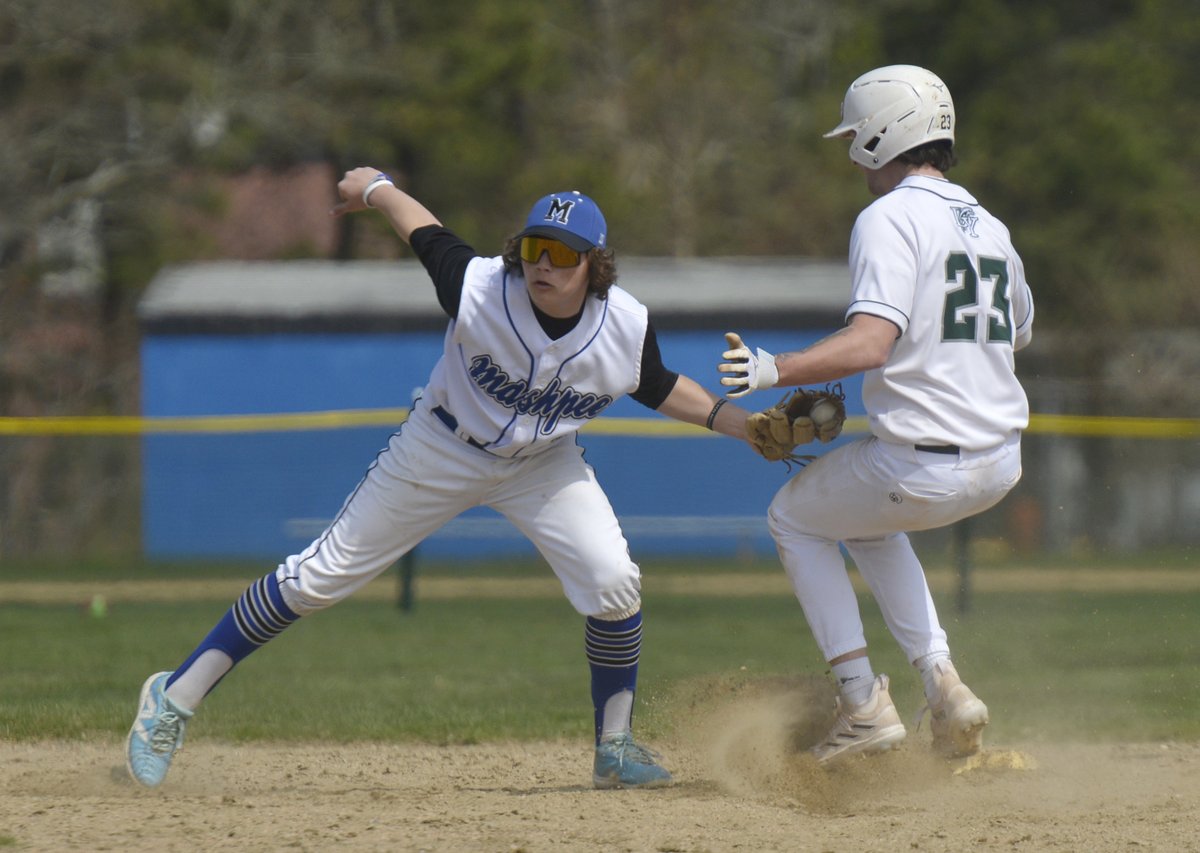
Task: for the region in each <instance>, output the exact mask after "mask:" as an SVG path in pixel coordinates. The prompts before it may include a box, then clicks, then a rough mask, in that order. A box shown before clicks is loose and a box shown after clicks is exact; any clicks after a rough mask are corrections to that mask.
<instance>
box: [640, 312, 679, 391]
mask: <svg viewBox="0 0 1200 853" xmlns="http://www.w3.org/2000/svg"><path fill="white" fill-rule="evenodd" d="M641 375H642V381H641V384H639V385H638V387H637V390H636V391H634V392H633V393H631V394H630V395H629V396H630V397H632V398H633V399H635V400H637V401H638V402H639V403H641V404H642V405H643V406H646V407H647V408H650V409H657V408H658V407H659V406H661V405H662V404H663V401H664V400H666V399H667V397H668V396H670V394H671V392H672V391H673V390H675V383H676V382H678V381H679V374H678V373H676V372H675V371H673V370H667V368H666V365H664V364H663V360H662V352H660V351H659V349H658V335H657V334H656V333H655V331H654V324H653V323H649V322H647V323H646V342H645V344H643V346H642V374H641Z"/></svg>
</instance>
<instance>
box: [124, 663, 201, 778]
mask: <svg viewBox="0 0 1200 853" xmlns="http://www.w3.org/2000/svg"><path fill="white" fill-rule="evenodd" d="M170 676H171V673H169V672H156V673H155V674H154V675H152V676H150V677H149V678H147V679H146V683H145V684H143V685H142V695H141V698H140V699H139V700H138V713H137V718H136V719H134V721H133V727H132V728H131V729H130V730H129V739H128V740H127V741H126V743H125V764H126V767H128V768H129V775H130V776H132V777H133V780H134V781H135V782H137V783H138V784H139V785H145V786H146V787H147V788H157V787H158V786H159V785H161V784H162V781H163V779H165V778H166V777H167V771H168V770H170V769H171V759H172V758H173V757H174V756H175V751H176V750H177V749H179V747H181V746H182V745H183V730H184V728H185V727H186V725H187V721H188V720H190V719H191V718H192V712H191V711H189V710H187V709H186V708H182V707H180V706H179V705H176V704H175V703H174V702H172V701H171V700H170V699H168V698H167V695H166V694H165V693H164V692H163V690H164V688H165V687H166V684H167V679H168V678H169V677H170Z"/></svg>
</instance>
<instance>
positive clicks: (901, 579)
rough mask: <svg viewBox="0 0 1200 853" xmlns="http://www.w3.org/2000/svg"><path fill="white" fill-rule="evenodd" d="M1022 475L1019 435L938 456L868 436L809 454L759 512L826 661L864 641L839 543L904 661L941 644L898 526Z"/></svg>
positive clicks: (925, 519) (996, 495)
mask: <svg viewBox="0 0 1200 853" xmlns="http://www.w3.org/2000/svg"><path fill="white" fill-rule="evenodd" d="M1020 478H1021V445H1020V435H1019V434H1014V435H1013V436H1012V437H1011V438H1009V440H1008V441H1006V442H1005V443H1003V444H1001V445H999V446H997V447H994V448H991V449H989V450H984V451H966V450H964V451H961V452H960V453H959V454H958V455H944V454H938V453H929V452H926V451H918V450H916V449H915V448H914V447H912V446H911V445H896V444H888V443H886V442H883V441H880V440H879V439H877V438H874V437H871V438H866V439H862V440H859V441H855V442H852V443H850V444H847V445H843V446H842V447H839V448H837V449H836V450H833V451H831V452H829V453H827V454H825V455H824V456H821V457H820V458H818V459H816V460H815V461H813V462H812V463H811V464H810V465H808V466H807V467H805V468H803V469H802V470H801V471H800V472H799V473H797V474H796V475H795V476H794V477H793V478H792V479H791V480H789V481H788V482H787V484H786V485H784V487H783V488H782V489H780V490H779V492H778V493H777V494H776V495H775V499H774V500H773V501H772V502H771V508H770V513H769V516H768V521H769V525H770V529H771V534H772V535H773V536H774V538H775V544H776V547H777V548H778V550H779V558H780V560H781V561H782V562H783V565H784V568H785V569H786V570H787V573H788V576H789V578H790V579H791V582H792V588H793V589H794V590H795V592H796V597H797V598H798V599H799V600H800V605H801V607H802V608H803V609H804V615H805V618H806V619H807V620H808V624H809V627H810V628H811V629H812V633H813V637H814V638H815V640H816V642H817V645H818V646H819V647H820V649H821V652H822V654H824V656H825V660H827V661H829V660H833V659H834V658H837V657H839V656H841V655H843V654H846V653H847V652H851V651H854V650H856V649H861V648H864V647H865V646H866V644H867V643H866V637H865V636H864V634H863V625H862V618H861V615H860V613H859V609H858V600H857V599H856V597H855V594H854V589H853V587H852V586H851V583H850V576H849V574H848V570H847V567H846V563H845V560H844V559H843V557H842V554H841V551H840V550H839V548H838V543H839V542H841V543H843V544H845V546H846V551H847V552H849V554H850V556H851V558H853V560H854V563H855V565H856V566H857V567H858V571H859V574H860V575H862V577H863V580H865V581H866V583H867V585H868V586H869V587H870V589H871V592H872V594H873V595H874V597H875V600H876V601H877V602H878V604H879V608H880V611H881V612H882V614H883V618H884V621H885V622H886V623H887V626H888V629H889V630H890V631H891V633H892V636H893V637H895V638H896V641H897V642H898V643H899V645H900V647H901V649H903V651H904V653H905V655H907V657H908V660H909V661H915V660H916V659H917V658H919V657H922V656H924V655H927V654H930V653H931V652H948V651H949V648H948V647H947V644H946V633H945V631H943V630H942V627H941V624H940V623H939V622H938V616H937V610H936V609H935V607H934V604H933V599H932V598H931V596H930V594H929V585H928V583H927V582H926V580H925V572H924V570H923V569H922V568H921V563H920V561H919V560H918V559H917V555H916V553H914V551H913V548H912V545H911V544H910V543H909V540H908V536H906V535H905V531H912V530H929V529H933V528H937V527H943V526H945V525H948V524H952V523H953V522H955V521H959V520H960V519H963V518H967V517H969V516H972V515H975V514H976V513H979V512H982V511H983V510H985V509H987V508H989V507H991V506H993V505H995V504H996V503H998V502H999V501H1000V499H1001V498H1003V497H1004V495H1005V494H1007V493H1008V492H1009V490H1011V489H1012V487H1013V486H1015V485H1016V484H1017V481H1018V480H1019V479H1020Z"/></svg>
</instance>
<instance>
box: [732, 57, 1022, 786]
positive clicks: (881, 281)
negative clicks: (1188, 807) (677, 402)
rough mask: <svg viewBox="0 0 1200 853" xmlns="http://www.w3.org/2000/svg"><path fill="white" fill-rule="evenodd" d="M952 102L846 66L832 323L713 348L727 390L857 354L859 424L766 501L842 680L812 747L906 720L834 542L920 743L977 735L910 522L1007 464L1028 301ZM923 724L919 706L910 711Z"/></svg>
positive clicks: (809, 380) (976, 495) (783, 378)
mask: <svg viewBox="0 0 1200 853" xmlns="http://www.w3.org/2000/svg"><path fill="white" fill-rule="evenodd" d="M954 121H955V115H954V105H953V102H952V100H951V98H950V92H949V91H948V90H947V88H946V85H945V84H944V83H943V82H942V81H941V80H940V79H938V78H937V77H936V76H935V75H934V74H932V73H930V72H929V71H926V70H925V69H922V68H916V67H913V66H908V65H897V66H890V67H886V68H879V69H876V70H874V71H871V72H869V73H867V74H865V75H863V76H862V77H860V78H859V79H857V80H855V81H854V83H853V84H851V86H850V88H849V90H848V91H847V93H846V96H845V100H844V101H843V103H842V122H841V124H839V125H838V126H837V127H835V128H834V129H833V130H831V131H830V132H829V133H828V134H826V137H838V138H843V137H844V138H848V139H850V158H851V160H853V161H854V163H856V164H857V165H858V166H859V167H860V168H861V169H862V172H863V174H864V175H865V177H866V182H867V188H868V190H869V191H870V192H871V193H872V194H873V195H875V196H878V198H877V200H876V201H875V202H874V203H872V204H871V205H870V206H869V207H867V208H866V209H865V210H863V211H862V213H861V214H860V215H859V217H858V220H857V222H856V223H855V225H854V230H853V233H852V234H851V237H850V271H851V275H852V277H853V286H852V290H851V296H850V306H849V308H848V309H847V310H846V318H847V325H846V326H844V327H843V328H842V329H841V330H839V331H838V332H835V333H834V334H832V335H830V336H829V337H826V338H824V339H822V340H820V341H818V342H817V343H816V344H814V345H812V346H811V347H808V348H807V349H805V350H802V351H799V352H786V353H781V354H780V355H772V354H770V353H767V352H765V351H763V350H762V349H759V350H758V351H757V352H751V351H750V349H749V348H748V347H746V346H745V345H744V344H742V345H740V346H739V343H740V338H737V339H735V340H734V341H733V342H732V345H733V348H732V349H730V350H728V351H727V352H725V354H724V358H725V361H724V362H723V363H722V364H720V365H719V367H718V370H719V371H721V372H722V373H723V374H724V377H723V378H722V380H721V382H722V383H723V384H725V385H727V386H731V388H732V389H733V390H732V391H730V392H729V395H730V396H740V395H743V394H746V393H749V392H750V391H754V390H756V389H760V388H772V387H775V386H776V385H810V384H818V383H824V382H829V381H832V380H836V379H840V378H843V377H846V376H851V375H853V374H856V373H859V372H863V373H864V378H863V403H864V405H865V407H866V411H867V417H868V421H869V424H870V431H871V435H870V437H868V438H864V439H860V440H857V441H854V442H852V443H850V444H847V445H844V446H842V447H839V448H837V449H835V450H833V451H832V452H830V453H827V454H825V455H824V456H822V457H820V458H818V459H817V460H816V461H814V462H813V463H812V464H811V465H809V466H807V467H806V468H803V469H801V470H800V471H799V472H798V473H797V474H796V475H795V476H794V477H792V479H791V480H789V481H788V483H787V484H786V485H784V487H783V488H782V489H780V491H779V493H778V494H777V495H776V496H775V499H774V500H773V501H772V503H771V508H770V516H769V523H770V529H771V533H772V535H773V536H774V538H775V542H776V545H777V548H778V551H779V555H780V559H781V560H782V562H783V565H784V567H785V568H786V570H787V573H788V575H789V577H790V579H791V582H792V586H793V588H794V589H795V592H796V596H797V598H799V600H800V604H801V606H802V607H803V609H804V614H805V617H806V618H807V620H808V623H809V626H810V627H811V629H812V632H813V636H814V638H815V639H816V641H817V644H818V645H819V646H820V648H821V651H822V653H823V654H824V656H825V659H826V660H827V661H828V662H829V664H830V666H831V668H832V671H833V674H834V676H835V677H836V679H837V680H838V682H839V685H840V690H839V696H838V701H837V708H836V722H835V724H834V726H833V729H832V730H831V731H830V732H829V735H828V736H827V737H826V738H825V739H824V740H823V741H822V742H820V743H819V744H817V745H816V746H815V747H814V750H813V751H814V753H815V755H816V756H817V759H818V760H819V761H821V762H822V763H825V762H828V761H831V760H834V759H837V758H839V757H841V756H845V755H849V754H853V753H859V752H874V751H882V750H886V749H889V748H891V747H893V746H895V745H896V744H898V743H899V742H900V741H902V740H903V739H904V737H905V729H904V725H903V723H902V722H901V720H900V717H899V715H898V714H897V712H896V708H895V706H894V705H893V704H892V699H891V696H890V695H889V692H888V679H887V676H886V675H878V676H876V675H875V673H874V672H873V670H872V668H871V664H870V661H869V659H868V657H867V644H866V639H865V637H864V634H863V626H862V621H861V617H860V614H859V609H858V602H857V600H856V598H855V593H854V590H853V588H852V587H851V583H850V579H849V576H848V574H847V569H846V565H845V562H844V560H843V557H842V554H841V552H840V550H839V547H838V546H839V543H842V544H844V545H845V548H846V551H847V552H848V553H849V554H850V556H851V557H852V558H853V560H854V563H855V565H856V566H857V567H858V571H859V573H860V574H861V575H862V577H863V579H864V580H865V581H866V582H867V584H868V586H869V587H870V589H871V592H872V593H873V595H874V597H875V599H876V600H877V601H878V603H879V607H880V610H881V611H882V614H883V617H884V619H885V621H886V623H887V626H888V629H889V630H890V631H891V633H892V635H893V636H894V637H895V639H896V640H897V642H898V643H899V645H900V646H901V648H902V649H903V650H904V653H905V654H906V655H907V657H908V660H910V661H911V662H912V663H913V665H914V666H915V667H917V669H918V670H919V671H920V673H921V676H922V679H923V681H924V687H925V695H926V698H927V700H928V710H930V711H931V712H932V722H931V729H932V733H933V744H934V747H935V748H936V749H937V750H938V751H940V752H942V753H943V754H946V755H950V756H959V755H968V754H971V753H974V752H977V751H978V750H979V749H980V747H981V745H982V729H983V727H984V726H985V725H986V724H987V722H988V711H987V707H986V706H985V705H984V703H983V702H981V701H980V700H979V699H978V698H977V697H976V696H975V695H974V693H972V692H971V690H970V689H969V688H967V687H966V686H965V685H964V684H963V683H962V681H961V680H960V678H959V676H958V673H957V672H956V670H955V667H954V665H953V663H951V660H950V652H949V646H948V644H947V641H946V632H945V631H944V630H943V629H942V627H941V625H940V623H939V622H938V615H937V611H936V610H935V608H934V604H933V600H932V599H931V597H930V594H929V587H928V584H927V583H926V579H925V573H924V570H923V569H922V567H921V564H920V562H919V561H918V559H917V556H916V554H915V553H914V552H913V549H912V546H911V545H910V543H909V540H908V537H907V535H906V534H905V531H912V530H927V529H931V528H936V527H941V526H944V525H948V524H951V523H953V522H955V521H958V520H960V519H962V518H966V517H968V516H971V515H974V514H976V513H978V512H981V511H983V510H985V509H987V508H988V507H991V506H993V505H994V504H996V503H997V502H998V501H999V500H1000V499H1001V498H1003V497H1004V495H1005V494H1006V493H1008V491H1009V490H1010V489H1012V487H1013V486H1014V485H1016V483H1017V480H1018V479H1019V478H1020V476H1021V454H1020V436H1021V431H1022V430H1023V429H1024V428H1025V426H1026V425H1027V424H1028V418H1029V408H1028V403H1027V401H1026V398H1025V393H1024V391H1023V390H1022V388H1021V385H1020V383H1019V382H1018V381H1017V378H1016V376H1015V375H1014V368H1013V351H1014V350H1016V349H1020V348H1021V347H1023V346H1024V345H1026V344H1027V343H1029V340H1030V336H1031V333H1032V323H1033V301H1032V297H1031V295H1030V291H1029V286H1028V285H1027V284H1026V281H1025V271H1024V268H1023V267H1022V264H1021V259H1020V257H1019V256H1018V255H1017V252H1016V250H1015V249H1014V248H1013V246H1012V243H1011V242H1010V239H1009V233H1008V229H1007V228H1005V226H1004V225H1003V224H1001V222H1000V221H999V220H997V219H996V218H995V217H994V216H992V215H991V214H990V213H988V211H987V210H985V209H984V208H983V207H982V206H980V204H979V202H978V201H976V199H975V198H974V197H973V196H972V195H971V194H970V193H968V192H967V191H966V190H965V189H963V188H962V187H960V186H957V185H955V184H953V183H950V182H949V181H948V180H947V179H946V177H945V173H946V172H947V170H949V168H950V167H951V166H952V165H954V162H955V155H954V147H953V145H954ZM918 724H919V718H918Z"/></svg>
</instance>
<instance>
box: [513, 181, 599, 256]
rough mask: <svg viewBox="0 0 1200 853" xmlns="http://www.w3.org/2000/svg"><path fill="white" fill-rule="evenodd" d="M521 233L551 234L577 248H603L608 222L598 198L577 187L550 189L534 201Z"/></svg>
mask: <svg viewBox="0 0 1200 853" xmlns="http://www.w3.org/2000/svg"><path fill="white" fill-rule="evenodd" d="M521 237H549V238H550V239H552V240H560V241H561V242H563V243H566V244H567V245H568V246H570V247H571V248H572V249H574V250H575V251H576V252H586V251H588V250H589V249H592V248H599V249H603V248H604V246H605V243H606V242H607V241H608V224H607V223H606V222H605V221H604V214H603V213H601V212H600V208H599V206H597V204H596V202H594V201H592V200H591V199H590V198H588V197H587V196H585V195H584V194H583V193H581V192H579V191H577V190H571V191H570V192H565V193H550V195H548V196H543V197H542V198H539V199H538V200H537V201H536V202H534V203H533V208H532V209H531V210H530V211H529V216H528V218H526V220H525V230H524V231H522V232H521V233H520V234H518V235H517V238H518V239H520V238H521Z"/></svg>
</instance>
